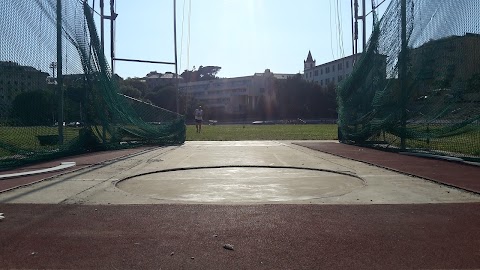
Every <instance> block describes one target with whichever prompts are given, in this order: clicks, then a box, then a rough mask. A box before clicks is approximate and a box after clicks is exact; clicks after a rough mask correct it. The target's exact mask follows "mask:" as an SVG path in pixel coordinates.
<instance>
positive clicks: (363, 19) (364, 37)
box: [362, 0, 367, 52]
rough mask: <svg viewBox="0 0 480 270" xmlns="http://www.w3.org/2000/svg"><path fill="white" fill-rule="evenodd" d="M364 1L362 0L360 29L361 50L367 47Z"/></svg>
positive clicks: (363, 50)
mask: <svg viewBox="0 0 480 270" xmlns="http://www.w3.org/2000/svg"><path fill="white" fill-rule="evenodd" d="M365 1H367V0H362V30H363V39H362V41H363V49H362V52H365V48H366V47H367V17H366V13H365V11H366V10H365Z"/></svg>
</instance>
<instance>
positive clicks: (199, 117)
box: [195, 106, 203, 133]
mask: <svg viewBox="0 0 480 270" xmlns="http://www.w3.org/2000/svg"><path fill="white" fill-rule="evenodd" d="M202 122H203V110H202V106H198V108H197V109H195V127H196V128H197V133H200V131H202Z"/></svg>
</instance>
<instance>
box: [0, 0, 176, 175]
mask: <svg viewBox="0 0 480 270" xmlns="http://www.w3.org/2000/svg"><path fill="white" fill-rule="evenodd" d="M59 10H60V11H61V22H60V23H61V38H60V39H57V1H56V0H31V1H18V0H3V1H2V4H1V5H0V25H1V27H2V28H1V29H2V30H1V31H0V170H4V169H8V168H12V167H16V166H19V165H22V164H26V163H31V162H37V161H41V160H47V159H52V158H56V157H59V156H67V155H72V154H78V153H85V152H88V151H99V150H105V149H118V148H126V147H137V146H140V145H160V146H164V145H176V144H182V143H183V142H184V141H185V119H184V117H183V116H182V115H179V114H177V113H174V112H171V111H168V110H165V109H163V108H160V107H157V106H154V105H151V104H148V103H145V102H143V101H140V100H136V99H133V98H130V97H127V96H124V95H122V94H120V93H119V87H118V85H117V82H116V81H115V79H114V77H115V76H112V74H111V70H110V69H109V66H108V64H107V61H106V58H105V56H104V53H103V51H102V48H101V46H100V41H99V38H98V35H97V32H96V28H95V19H94V11H93V10H92V9H91V8H90V7H89V6H88V4H87V3H86V1H85V2H84V1H79V0H68V1H67V0H62V1H61V9H59ZM57 40H60V41H61V55H60V56H61V64H60V63H58V59H60V58H59V57H58V55H57ZM60 66H61V69H62V70H61V74H62V76H61V77H60V78H57V77H58V76H57V72H58V68H60ZM62 115H63V119H64V121H60V123H59V121H58V119H61V116H62Z"/></svg>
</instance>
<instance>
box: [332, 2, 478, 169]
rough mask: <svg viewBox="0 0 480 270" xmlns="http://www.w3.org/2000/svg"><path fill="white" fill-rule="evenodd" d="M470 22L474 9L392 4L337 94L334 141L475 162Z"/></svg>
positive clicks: (473, 27)
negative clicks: (336, 123) (337, 126)
mask: <svg viewBox="0 0 480 270" xmlns="http://www.w3.org/2000/svg"><path fill="white" fill-rule="evenodd" d="M402 2H403V3H402ZM402 10H403V12H402ZM402 14H405V16H404V20H403V23H402ZM478 14H480V2H478V1H471V0H442V1H437V0H392V1H391V3H390V5H389V6H388V8H387V10H386V12H385V13H384V15H383V16H382V18H381V19H380V20H376V19H375V23H374V30H373V33H372V35H371V37H370V40H369V42H368V44H367V48H366V49H365V51H364V53H362V55H361V56H360V57H359V58H358V59H357V62H356V63H355V66H354V71H353V72H352V74H351V75H350V76H349V77H348V78H347V79H346V80H344V81H343V83H342V84H341V85H340V86H339V87H338V89H337V99H338V116H339V118H338V124H339V140H340V141H342V142H345V143H352V144H359V145H370V146H375V147H379V148H383V149H388V150H393V151H403V152H411V153H418V154H421V155H422V154H423V155H441V156H448V157H455V158H460V159H464V160H473V161H478V160H480V24H479V23H478ZM403 30H404V32H403ZM402 32H403V37H404V38H403V39H402ZM402 41H403V42H402Z"/></svg>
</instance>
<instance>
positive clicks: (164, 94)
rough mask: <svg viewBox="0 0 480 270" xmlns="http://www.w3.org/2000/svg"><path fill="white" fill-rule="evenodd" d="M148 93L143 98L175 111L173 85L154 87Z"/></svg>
mask: <svg viewBox="0 0 480 270" xmlns="http://www.w3.org/2000/svg"><path fill="white" fill-rule="evenodd" d="M155 90H156V91H152V92H150V93H148V94H147V95H146V96H145V98H146V99H148V100H150V101H151V102H152V103H153V104H154V105H156V106H159V107H162V108H165V109H167V110H170V111H175V110H176V107H177V89H176V87H175V86H172V85H168V86H165V87H162V88H158V89H155Z"/></svg>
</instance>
